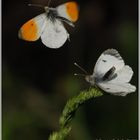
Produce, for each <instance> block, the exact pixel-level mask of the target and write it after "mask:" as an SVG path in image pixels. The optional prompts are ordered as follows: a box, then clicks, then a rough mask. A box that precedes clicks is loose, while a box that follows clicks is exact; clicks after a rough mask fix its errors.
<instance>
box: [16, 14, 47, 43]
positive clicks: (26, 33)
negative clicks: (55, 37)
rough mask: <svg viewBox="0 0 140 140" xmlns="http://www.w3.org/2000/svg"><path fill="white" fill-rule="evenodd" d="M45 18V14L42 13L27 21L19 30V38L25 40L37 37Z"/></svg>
mask: <svg viewBox="0 0 140 140" xmlns="http://www.w3.org/2000/svg"><path fill="white" fill-rule="evenodd" d="M45 20H46V14H45V13H43V14H40V15H38V16H36V17H35V18H33V19H31V20H29V21H27V22H26V23H25V24H23V26H22V27H21V28H20V30H19V33H18V36H19V38H21V39H23V40H26V41H36V40H37V39H39V37H40V35H41V33H42V31H43V27H44V23H45Z"/></svg>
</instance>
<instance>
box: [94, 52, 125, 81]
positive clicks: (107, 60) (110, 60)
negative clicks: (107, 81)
mask: <svg viewBox="0 0 140 140" xmlns="http://www.w3.org/2000/svg"><path fill="white" fill-rule="evenodd" d="M112 67H114V68H115V70H116V71H118V70H120V69H122V68H123V67H124V61H123V59H122V57H121V56H120V54H119V53H118V51H117V50H115V49H108V50H106V51H104V52H103V53H102V54H101V56H100V57H99V59H98V60H97V62H96V64H95V67H94V71H93V74H94V75H95V77H98V78H102V77H103V76H104V75H105V73H106V72H108V71H109V70H110V69H111V68H112Z"/></svg>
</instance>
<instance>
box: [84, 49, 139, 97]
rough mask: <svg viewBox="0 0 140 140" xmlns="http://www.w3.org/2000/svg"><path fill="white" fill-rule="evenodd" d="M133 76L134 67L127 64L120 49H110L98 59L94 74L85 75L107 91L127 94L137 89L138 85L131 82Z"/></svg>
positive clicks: (115, 93)
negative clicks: (119, 51)
mask: <svg viewBox="0 0 140 140" xmlns="http://www.w3.org/2000/svg"><path fill="white" fill-rule="evenodd" d="M132 76H133V70H132V68H131V67H130V66H128V65H125V63H124V60H123V59H122V57H121V56H120V54H119V53H118V51H117V50H115V49H108V50H106V51H104V52H103V53H102V54H101V56H100V57H99V59H98V60H97V62H96V64H95V67H94V70H93V74H92V75H87V76H85V79H86V81H87V82H89V83H90V84H91V85H92V86H98V87H99V88H101V89H102V90H104V91H105V92H108V93H111V94H113V95H118V96H126V95H127V94H128V93H131V92H135V91H136V87H135V86H134V85H131V84H130V83H129V82H130V80H131V78H132Z"/></svg>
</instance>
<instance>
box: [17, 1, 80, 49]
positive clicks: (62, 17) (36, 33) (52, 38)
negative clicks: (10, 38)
mask: <svg viewBox="0 0 140 140" xmlns="http://www.w3.org/2000/svg"><path fill="white" fill-rule="evenodd" d="M30 5H33V4H30ZM33 6H38V5H33ZM40 7H41V6H40ZM43 8H44V9H45V13H43V14H40V15H38V16H36V17H35V18H33V19H31V20H29V21H28V22H26V23H25V24H24V25H23V26H22V27H21V28H20V30H19V33H18V36H19V38H21V39H23V40H26V41H36V40H38V39H39V38H40V37H41V40H42V43H43V44H44V45H45V46H47V47H49V48H59V47H61V46H62V45H63V44H64V43H65V42H66V40H67V39H69V33H68V32H67V31H66V29H65V27H64V25H63V23H62V21H64V22H66V23H67V24H69V25H70V26H72V27H74V24H73V23H74V22H76V21H77V19H78V16H79V11H78V5H77V3H76V2H67V3H65V4H62V5H59V6H57V7H56V8H51V7H48V6H46V7H43Z"/></svg>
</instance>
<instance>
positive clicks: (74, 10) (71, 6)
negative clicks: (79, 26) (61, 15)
mask: <svg viewBox="0 0 140 140" xmlns="http://www.w3.org/2000/svg"><path fill="white" fill-rule="evenodd" d="M66 10H67V14H68V15H69V16H70V18H71V21H73V22H75V21H77V19H78V16H79V8H78V4H77V3H76V2H67V3H66Z"/></svg>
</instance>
